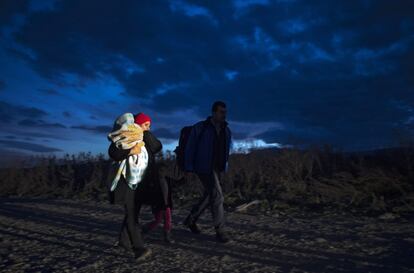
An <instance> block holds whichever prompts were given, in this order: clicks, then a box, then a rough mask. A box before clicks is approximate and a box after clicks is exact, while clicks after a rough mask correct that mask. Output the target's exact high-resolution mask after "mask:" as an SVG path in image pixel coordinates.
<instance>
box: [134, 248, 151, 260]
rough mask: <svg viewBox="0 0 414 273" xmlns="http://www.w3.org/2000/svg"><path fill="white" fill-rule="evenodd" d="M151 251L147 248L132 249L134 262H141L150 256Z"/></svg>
mask: <svg viewBox="0 0 414 273" xmlns="http://www.w3.org/2000/svg"><path fill="white" fill-rule="evenodd" d="M151 253H152V251H151V249H149V248H140V249H134V255H135V260H136V261H137V262H140V261H143V260H145V259H146V258H148V257H149V256H150V255H151Z"/></svg>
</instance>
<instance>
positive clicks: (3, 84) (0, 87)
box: [0, 80, 7, 91]
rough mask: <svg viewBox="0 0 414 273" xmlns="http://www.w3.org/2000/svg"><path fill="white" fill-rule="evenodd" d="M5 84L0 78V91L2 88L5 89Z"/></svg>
mask: <svg viewBox="0 0 414 273" xmlns="http://www.w3.org/2000/svg"><path fill="white" fill-rule="evenodd" d="M6 86H7V84H6V82H5V81H2V80H0V91H2V90H4V89H6Z"/></svg>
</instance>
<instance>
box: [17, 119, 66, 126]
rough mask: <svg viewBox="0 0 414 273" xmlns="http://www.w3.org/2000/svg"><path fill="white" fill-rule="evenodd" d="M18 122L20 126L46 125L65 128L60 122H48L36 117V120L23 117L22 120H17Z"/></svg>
mask: <svg viewBox="0 0 414 273" xmlns="http://www.w3.org/2000/svg"><path fill="white" fill-rule="evenodd" d="M18 124H19V125H21V126H30V127H39V128H47V127H52V128H66V126H65V125H63V124H61V123H48V122H45V121H44V120H41V119H37V120H34V119H24V120H21V121H19V123H18Z"/></svg>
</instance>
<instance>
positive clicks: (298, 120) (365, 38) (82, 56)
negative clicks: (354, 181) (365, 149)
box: [0, 0, 414, 147]
mask: <svg viewBox="0 0 414 273" xmlns="http://www.w3.org/2000/svg"><path fill="white" fill-rule="evenodd" d="M413 5H414V2H412V1H403V0H401V1H396V2H395V1H394V2H390V1H385V0H380V1H359V2H358V1H342V2H327V1H320V0H318V1H300V0H297V1H283V0H278V1H262V0H254V1H220V4H217V3H214V2H208V3H207V2H205V1H195V0H194V1H169V2H166V1H150V2H141V3H137V2H136V1H126V0H125V1H104V2H102V1H98V0H90V1H81V0H62V1H60V2H58V3H56V5H55V6H54V8H53V9H47V10H44V9H42V10H35V11H33V10H32V11H28V10H27V8H26V7H25V6H24V5H21V6H19V5H18V6H15V7H12V8H8V9H6V11H5V12H4V14H5V15H4V18H8V19H7V20H4V21H3V22H4V23H3V25H6V24H11V22H12V20H11V18H12V17H13V14H17V13H21V14H24V16H25V20H24V23H23V24H22V25H21V26H19V28H17V29H16V30H15V32H13V34H12V36H11V37H12V38H13V39H14V41H15V42H16V43H17V44H18V45H19V46H20V47H18V48H17V47H16V48H9V52H10V54H17V55H15V56H17V58H20V59H22V60H24V61H25V62H26V63H27V64H28V65H30V67H31V68H32V69H33V70H35V71H36V72H37V73H38V74H39V75H41V76H42V77H44V78H45V79H48V80H49V81H50V82H53V83H60V84H62V86H64V87H67V86H69V87H70V86H73V88H78V87H79V86H80V87H79V88H82V86H85V83H88V82H93V81H97V80H102V79H106V78H110V79H114V80H115V81H116V82H117V83H119V85H120V86H121V88H122V89H123V91H124V92H123V93H122V94H124V95H123V96H122V97H123V98H122V99H125V98H127V99H130V100H131V105H128V106H125V108H121V107H124V104H122V103H119V104H118V105H116V104H112V105H110V106H109V107H112V108H113V109H114V110H111V111H113V112H114V113H115V112H116V111H119V112H121V111H124V110H125V109H129V108H128V107H131V108H132V107H134V109H135V108H144V109H151V110H152V111H153V112H156V113H160V114H161V115H163V116H164V119H163V120H162V123H163V124H168V122H170V121H169V120H168V117H169V114H171V113H176V112H180V111H181V112H186V111H192V112H193V113H194V115H195V116H196V117H205V116H206V115H208V114H209V110H210V106H211V103H212V102H213V101H214V100H217V99H221V100H224V101H226V102H227V104H228V110H229V111H228V113H229V119H230V120H231V121H232V122H233V123H234V122H236V123H242V122H244V123H246V124H255V123H257V124H264V123H266V122H267V123H271V122H273V123H274V124H279V125H280V127H278V128H270V127H265V129H266V130H263V128H262V129H260V128H259V127H248V126H246V128H240V129H238V130H237V131H236V132H235V136H237V137H240V138H247V137H250V136H252V135H256V137H257V138H262V139H264V140H266V141H270V142H274V141H277V142H280V143H282V144H283V142H297V143H315V142H321V141H326V142H331V143H335V144H337V145H344V146H348V147H355V146H358V145H360V146H363V145H368V146H373V145H385V144H387V145H389V144H390V143H392V140H393V138H394V136H393V133H390V132H393V131H395V130H398V129H401V128H405V127H404V126H406V125H403V124H404V123H403V122H404V121H406V120H408V119H409V118H410V117H412V113H410V112H409V111H407V110H404V109H400V108H398V107H397V106H396V105H395V104H394V103H392V102H393V101H407V102H411V101H414V90H413V89H414V80H413V77H412V74H413V73H412V72H413V71H414V67H413V64H414V50H413V48H414V46H413V45H414V36H413V33H414V20H413V19H412V18H414V14H413V13H414V12H413V11H414V6H413ZM98 6H99V10H97V9H96V7H98ZM73 18H76V20H74V19H73ZM1 25H2V23H1V22H0V27H1ZM11 52H13V53H11ZM27 52H31V53H30V54H28V53H27ZM86 85H87V84H86ZM39 91H40V92H43V94H44V95H46V96H49V97H50V96H52V95H54V94H56V93H57V91H56V89H53V88H52V89H41V90H39ZM55 92H56V93H55ZM59 93H61V91H60V90H59ZM86 93H87V92H86ZM88 96H89V97H88ZM120 97H121V96H119V97H117V98H115V100H119V101H120V100H121V99H120ZM85 98H87V99H91V98H94V94H93V93H92V94H88V95H86V94H85ZM132 102H134V103H135V102H137V103H135V104H133V103H132ZM412 106H413V105H412V103H411V105H410V107H412ZM21 107H23V106H20V108H18V107H17V106H14V105H11V104H4V103H3V104H1V105H0V114H1V118H2V119H6V120H9V119H15V118H14V117H13V115H11V114H9V113H10V111H9V109H10V110H11V112H12V113H16V114H17V113H20V110H24V111H23V112H30V111H33V113H34V117H32V115H30V117H28V116H24V115H23V116H21V114H19V115H18V116H19V117H20V116H21V117H22V118H30V120H31V121H30V122H31V123H32V124H33V123H36V122H37V120H38V119H42V120H44V122H45V123H47V124H54V122H49V121H47V119H45V115H46V113H45V112H42V110H39V109H38V110H39V111H41V112H40V113H39V112H38V113H35V112H36V111H35V110H34V109H32V110H29V108H27V109H26V108H25V109H22V108H21ZM99 107H101V105H99ZM17 108H18V109H17ZM4 109H5V110H4ZM13 109H14V110H13ZM16 109H17V110H16ZM121 109H122V110H121ZM13 111H14V112H13ZM102 111H103V110H102ZM110 114H112V112H109V111H108V113H107V115H108V116H109V115H110ZM64 115H65V114H64ZM65 116H66V117H69V116H67V115H65ZM22 118H20V119H22ZM87 118H88V119H92V120H93V119H97V118H101V116H99V117H98V116H97V115H96V113H89V115H87ZM30 122H29V123H30ZM29 123H27V124H29ZM85 123H86V121H85ZM40 124H41V123H40ZM71 128H75V129H80V130H83V131H92V132H96V133H98V134H100V133H107V132H108V128H109V127H108V126H90V125H80V126H72V127H71ZM109 130H110V128H109ZM158 133H159V134H160V135H163V136H165V137H172V136H173V135H174V132H170V131H168V129H167V128H164V129H159V131H158ZM355 140H358V141H355Z"/></svg>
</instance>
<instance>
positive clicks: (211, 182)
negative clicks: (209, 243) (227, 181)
mask: <svg viewBox="0 0 414 273" xmlns="http://www.w3.org/2000/svg"><path fill="white" fill-rule="evenodd" d="M197 176H198V178H199V179H200V181H201V183H202V184H203V187H204V192H203V196H202V197H201V198H200V200H199V202H198V203H197V204H195V205H194V206H193V208H192V209H191V212H190V214H191V217H192V218H193V219H194V221H196V220H197V219H198V217H199V216H200V215H201V214H202V213H203V212H204V210H205V209H206V208H207V207H208V206H209V207H210V210H211V213H212V216H213V222H214V226H215V227H216V228H219V229H221V228H222V227H223V225H224V209H223V201H224V197H223V191H222V189H221V185H220V181H221V172H219V171H217V170H213V171H212V172H211V173H209V174H202V173H197Z"/></svg>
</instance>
